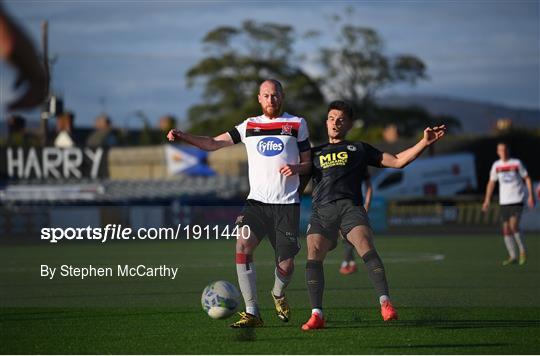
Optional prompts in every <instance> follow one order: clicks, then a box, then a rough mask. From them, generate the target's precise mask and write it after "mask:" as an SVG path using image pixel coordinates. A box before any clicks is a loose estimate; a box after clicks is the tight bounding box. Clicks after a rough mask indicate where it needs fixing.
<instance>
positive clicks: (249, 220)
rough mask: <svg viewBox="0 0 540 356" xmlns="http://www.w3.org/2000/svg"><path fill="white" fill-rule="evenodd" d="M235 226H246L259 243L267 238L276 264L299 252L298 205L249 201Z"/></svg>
mask: <svg viewBox="0 0 540 356" xmlns="http://www.w3.org/2000/svg"><path fill="white" fill-rule="evenodd" d="M236 224H237V225H239V226H244V225H248V226H249V228H250V230H251V232H252V233H253V234H255V237H257V239H258V240H259V241H260V240H262V239H263V238H264V237H265V236H268V239H269V240H270V243H271V244H272V247H273V248H274V251H275V253H276V262H278V263H279V262H280V261H283V260H286V259H288V258H291V257H294V256H296V254H298V251H300V243H299V241H298V234H299V224H300V204H265V203H261V202H259V201H256V200H251V199H249V200H247V201H246V205H245V206H244V209H243V210H242V213H241V214H240V216H238V219H237V220H236Z"/></svg>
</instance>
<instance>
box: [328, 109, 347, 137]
mask: <svg viewBox="0 0 540 356" xmlns="http://www.w3.org/2000/svg"><path fill="white" fill-rule="evenodd" d="M351 124H352V123H351V119H349V118H348V117H347V116H345V114H344V113H343V112H342V111H340V110H330V112H329V113H328V118H327V120H326V129H327V131H328V137H330V138H332V139H343V138H345V136H346V135H347V132H348V131H349V129H350V128H351Z"/></svg>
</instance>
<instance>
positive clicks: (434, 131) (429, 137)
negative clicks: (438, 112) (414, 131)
mask: <svg viewBox="0 0 540 356" xmlns="http://www.w3.org/2000/svg"><path fill="white" fill-rule="evenodd" d="M445 133H446V125H441V126H433V127H427V128H426V129H425V130H424V138H423V140H424V142H425V143H426V145H428V146H429V145H431V144H433V143H434V142H436V141H437V140H439V139H440V138H441V137H443V136H444V134H445Z"/></svg>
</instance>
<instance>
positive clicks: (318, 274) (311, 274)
mask: <svg viewBox="0 0 540 356" xmlns="http://www.w3.org/2000/svg"><path fill="white" fill-rule="evenodd" d="M306 284H307V289H308V293H309V301H310V302H311V308H312V309H315V308H317V309H321V310H322V299H323V291H324V269H323V264H322V261H315V260H308V261H307V263H306Z"/></svg>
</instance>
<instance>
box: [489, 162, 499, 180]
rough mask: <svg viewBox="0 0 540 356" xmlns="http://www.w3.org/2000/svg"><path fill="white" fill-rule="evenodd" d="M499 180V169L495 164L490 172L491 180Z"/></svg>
mask: <svg viewBox="0 0 540 356" xmlns="http://www.w3.org/2000/svg"><path fill="white" fill-rule="evenodd" d="M498 179H499V177H498V176H497V168H496V167H495V163H493V165H491V169H490V170H489V180H490V181H493V182H496V181H497V180H498Z"/></svg>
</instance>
